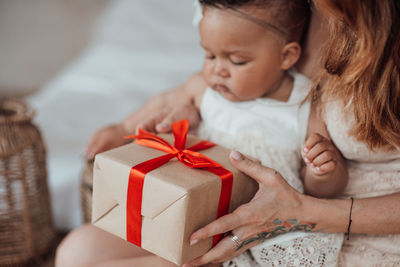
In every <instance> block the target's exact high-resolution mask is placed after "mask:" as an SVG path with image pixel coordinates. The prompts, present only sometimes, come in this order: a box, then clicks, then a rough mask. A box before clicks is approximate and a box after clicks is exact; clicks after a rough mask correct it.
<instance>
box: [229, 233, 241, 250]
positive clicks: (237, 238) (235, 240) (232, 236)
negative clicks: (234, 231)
mask: <svg viewBox="0 0 400 267" xmlns="http://www.w3.org/2000/svg"><path fill="white" fill-rule="evenodd" d="M231 240H232V241H233V242H235V245H236V249H238V248H240V247H241V246H242V243H243V242H242V240H240V238H239V237H238V236H236V235H231Z"/></svg>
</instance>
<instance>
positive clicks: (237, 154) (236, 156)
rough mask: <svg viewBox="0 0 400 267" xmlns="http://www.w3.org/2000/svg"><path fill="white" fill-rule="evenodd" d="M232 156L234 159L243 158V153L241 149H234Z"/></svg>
mask: <svg viewBox="0 0 400 267" xmlns="http://www.w3.org/2000/svg"><path fill="white" fill-rule="evenodd" d="M231 157H232V158H233V159H234V160H239V159H241V158H242V154H240V152H239V151H236V150H232V152H231Z"/></svg>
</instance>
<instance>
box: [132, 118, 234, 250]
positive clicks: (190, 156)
mask: <svg viewBox="0 0 400 267" xmlns="http://www.w3.org/2000/svg"><path fill="white" fill-rule="evenodd" d="M188 130H189V121H188V120H181V121H178V122H175V123H173V124H172V132H173V134H174V137H175V145H174V146H171V145H170V144H169V143H168V142H167V141H165V140H164V139H162V138H160V137H159V136H157V135H155V134H152V133H149V132H147V131H144V130H142V129H139V134H138V135H133V136H127V137H125V138H127V139H136V141H135V143H136V144H140V145H143V146H147V147H150V148H154V149H157V150H161V151H164V152H166V153H167V154H166V155H163V156H160V157H158V158H155V159H151V160H148V161H145V162H143V163H140V164H138V165H136V166H134V167H132V169H131V172H130V174H129V183H128V196H127V205H126V209H127V215H126V227H127V229H126V238H127V240H128V241H129V242H131V243H133V244H135V245H137V246H139V247H140V246H141V233H142V196H143V185H144V179H145V176H146V173H148V172H150V171H152V170H155V169H157V168H158V167H160V166H162V165H164V164H165V163H167V162H168V161H169V160H171V159H172V158H175V157H176V158H178V160H179V161H180V162H182V163H183V164H185V165H186V166H188V167H190V168H197V169H204V170H206V171H208V172H211V173H213V174H216V175H218V176H219V177H220V178H221V194H220V199H219V204H218V214H217V217H221V216H223V215H225V214H227V213H228V211H229V203H230V199H231V192H232V183H233V176H232V173H231V172H230V171H228V170H226V169H224V168H223V167H222V166H221V165H220V164H218V163H217V162H215V161H213V160H211V159H210V158H208V157H206V156H205V155H203V154H201V153H198V152H196V151H199V150H204V149H208V148H210V147H213V146H215V144H214V143H212V142H209V141H201V142H199V143H197V144H196V145H194V146H191V147H189V148H187V149H185V146H186V137H187V132H188ZM221 238H222V234H219V235H216V236H214V240H213V245H215V244H216V243H218V241H219V240H220V239H221Z"/></svg>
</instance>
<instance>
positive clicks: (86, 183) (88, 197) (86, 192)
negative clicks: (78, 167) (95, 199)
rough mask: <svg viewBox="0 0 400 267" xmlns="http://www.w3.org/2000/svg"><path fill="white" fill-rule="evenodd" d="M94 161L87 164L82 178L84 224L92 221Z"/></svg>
mask: <svg viewBox="0 0 400 267" xmlns="http://www.w3.org/2000/svg"><path fill="white" fill-rule="evenodd" d="M92 193H93V160H88V161H86V162H85V165H84V168H83V171H82V176H81V207H82V214H83V221H84V223H91V221H92Z"/></svg>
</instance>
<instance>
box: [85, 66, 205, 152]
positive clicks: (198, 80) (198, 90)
mask: <svg viewBox="0 0 400 267" xmlns="http://www.w3.org/2000/svg"><path fill="white" fill-rule="evenodd" d="M205 88H206V84H205V82H204V79H203V77H202V74H201V73H196V74H194V75H192V76H191V77H190V78H189V79H188V81H187V82H186V83H185V84H183V85H182V86H179V87H177V88H175V89H172V90H169V91H166V92H164V93H161V94H159V95H157V96H155V97H153V98H151V99H150V100H149V101H148V102H147V103H146V104H145V105H143V106H142V107H141V108H139V109H138V110H137V111H135V112H133V113H132V114H130V115H129V116H128V117H127V118H126V119H125V120H124V121H122V122H121V123H118V124H113V125H110V126H107V127H105V128H102V129H100V130H98V131H97V132H95V133H94V135H93V136H92V137H91V139H90V141H89V144H88V146H87V148H86V155H87V157H88V158H89V159H93V158H94V156H95V155H96V154H97V153H100V152H103V151H106V150H109V149H112V148H115V147H118V146H120V145H123V144H126V143H128V142H130V141H129V140H125V139H124V138H123V137H124V136H126V135H131V134H133V133H135V131H136V130H137V128H142V129H145V130H148V131H152V132H169V131H170V129H171V128H170V126H171V123H172V122H173V121H175V120H179V119H183V118H188V119H189V121H190V126H191V127H195V126H196V125H197V124H198V123H199V121H200V116H199V112H198V110H199V107H200V103H201V99H202V96H203V93H204V90H205ZM163 126H164V127H163Z"/></svg>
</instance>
